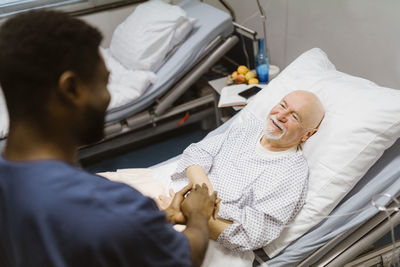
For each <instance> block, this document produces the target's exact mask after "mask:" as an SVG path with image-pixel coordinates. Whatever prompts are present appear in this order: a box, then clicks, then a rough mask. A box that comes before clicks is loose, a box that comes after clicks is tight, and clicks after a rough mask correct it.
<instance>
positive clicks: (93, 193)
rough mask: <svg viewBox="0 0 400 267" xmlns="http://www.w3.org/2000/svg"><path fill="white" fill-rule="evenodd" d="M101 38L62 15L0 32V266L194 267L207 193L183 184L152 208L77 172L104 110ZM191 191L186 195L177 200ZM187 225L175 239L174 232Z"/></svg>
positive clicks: (209, 204) (37, 15)
mask: <svg viewBox="0 0 400 267" xmlns="http://www.w3.org/2000/svg"><path fill="white" fill-rule="evenodd" d="M101 39H102V37H101V34H100V33H99V32H98V30H97V29H95V28H93V27H91V26H89V25H88V24H86V23H85V22H83V21H81V20H79V19H77V18H73V17H70V16H68V15H66V14H64V13H61V12H54V11H34V12H28V13H24V14H21V15H17V16H15V17H13V18H11V19H9V20H8V21H6V22H4V23H2V25H1V28H0V84H1V87H2V89H3V91H4V95H5V98H6V102H7V107H8V111H9V116H10V131H9V136H8V139H7V145H6V148H5V150H4V152H3V154H2V156H0V237H1V238H0V266H85V267H89V266H174V267H175V266H200V264H201V262H202V259H203V257H204V254H205V251H206V248H207V245H208V227H207V222H208V220H209V218H210V216H211V214H212V213H213V210H214V206H215V199H216V196H215V194H214V195H212V196H209V194H208V189H207V188H206V187H205V186H203V187H200V186H199V185H196V186H195V188H193V189H191V185H189V186H188V187H186V188H185V189H184V190H183V191H181V192H179V193H178V194H177V195H176V197H175V198H174V200H173V201H172V204H171V205H170V206H169V207H168V208H167V209H166V210H165V211H164V212H162V211H160V210H159V209H158V208H157V206H156V204H155V203H154V201H153V200H151V199H150V198H147V197H144V196H143V195H142V194H141V193H139V192H138V191H137V190H135V189H133V188H130V187H128V186H126V185H124V184H121V183H115V182H110V181H108V180H106V179H104V178H102V177H100V176H97V175H92V174H89V173H87V172H85V171H83V170H81V169H79V168H78V167H76V166H74V165H75V164H76V155H77V150H78V147H79V146H81V145H84V144H88V143H91V142H96V141H98V140H100V139H101V138H102V137H103V127H104V115H105V112H106V108H107V105H108V103H109V101H110V94H109V93H108V91H107V80H108V76H109V72H108V70H107V69H106V67H105V65H104V62H103V59H102V57H101V55H100V54H99V45H100V42H101ZM189 190H191V191H190V192H191V193H190V195H188V196H187V197H186V198H184V194H186V193H187V192H188V191H189ZM178 222H186V223H187V228H186V230H185V231H184V232H183V233H179V232H176V231H175V230H174V229H173V228H172V224H173V223H178Z"/></svg>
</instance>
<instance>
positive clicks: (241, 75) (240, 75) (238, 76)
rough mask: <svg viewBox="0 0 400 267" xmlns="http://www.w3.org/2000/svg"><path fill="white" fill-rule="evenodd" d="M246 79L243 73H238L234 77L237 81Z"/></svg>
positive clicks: (240, 81)
mask: <svg viewBox="0 0 400 267" xmlns="http://www.w3.org/2000/svg"><path fill="white" fill-rule="evenodd" d="M245 81H246V78H245V77H244V75H243V74H238V75H237V77H236V82H238V83H244V82H245Z"/></svg>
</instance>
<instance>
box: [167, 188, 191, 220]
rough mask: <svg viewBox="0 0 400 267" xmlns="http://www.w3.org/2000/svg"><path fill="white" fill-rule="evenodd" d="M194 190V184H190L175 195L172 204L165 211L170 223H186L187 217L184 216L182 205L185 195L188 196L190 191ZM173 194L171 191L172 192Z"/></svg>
mask: <svg viewBox="0 0 400 267" xmlns="http://www.w3.org/2000/svg"><path fill="white" fill-rule="evenodd" d="M191 189H192V184H191V183H189V184H188V185H187V186H185V187H184V188H183V189H182V190H180V191H179V192H177V193H176V194H175V193H173V191H172V193H173V194H174V197H173V199H172V201H171V204H170V205H169V206H168V207H167V208H166V209H165V210H164V211H165V213H166V215H167V220H168V221H169V222H170V223H174V224H176V223H179V224H185V223H186V217H185V216H184V215H183V213H182V210H181V205H182V202H183V201H184V200H185V197H184V196H185V194H187V193H188V192H189V191H190V190H191ZM170 193H171V191H170Z"/></svg>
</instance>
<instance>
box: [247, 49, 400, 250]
mask: <svg viewBox="0 0 400 267" xmlns="http://www.w3.org/2000/svg"><path fill="white" fill-rule="evenodd" d="M293 90H308V91H311V92H314V93H315V94H316V95H318V97H319V98H320V100H321V101H322V103H323V105H324V107H325V110H326V114H325V118H324V120H323V122H322V123H321V125H320V128H319V130H318V132H317V133H316V134H315V135H313V136H312V137H311V138H310V139H309V140H308V141H307V142H306V143H305V144H304V147H303V148H304V149H303V151H304V155H305V157H306V159H307V161H308V164H309V168H310V177H309V191H308V194H307V199H306V203H305V205H304V207H303V209H302V210H301V211H300V213H299V214H298V215H297V216H296V218H295V220H294V222H293V223H292V224H291V225H290V226H289V227H288V228H285V230H284V231H283V232H282V234H281V235H280V237H279V238H278V239H276V240H274V241H272V242H271V243H270V244H269V245H268V246H266V247H265V248H264V250H265V252H266V253H267V254H268V256H270V257H273V256H275V255H277V254H278V253H279V252H280V251H281V250H282V249H284V248H285V247H286V246H287V245H288V244H290V243H291V242H292V241H294V240H295V239H297V238H298V237H300V236H301V235H303V234H304V233H305V232H307V231H308V230H309V229H310V228H311V227H313V226H314V225H316V224H317V223H319V222H320V221H321V220H322V217H323V216H326V215H328V214H329V213H330V212H331V211H332V210H333V208H334V207H335V206H336V205H337V204H338V203H339V202H340V200H341V199H342V198H343V197H344V196H345V195H346V194H347V193H348V192H349V191H350V190H351V189H352V187H353V186H354V185H355V184H356V183H357V182H358V181H359V179H360V178H361V177H362V176H363V175H364V174H365V173H366V172H367V170H368V169H369V168H370V167H371V166H372V165H373V164H374V163H375V162H376V161H377V160H378V159H379V157H380V156H381V155H382V153H383V152H384V150H385V149H387V148H388V147H390V146H391V145H392V144H393V143H394V141H395V140H396V139H397V138H398V137H399V136H400V90H394V89H389V88H385V87H380V86H378V85H376V84H374V83H373V82H370V81H368V80H365V79H361V78H357V77H354V76H350V75H348V74H345V73H342V72H339V71H337V70H336V69H335V66H334V65H333V64H332V63H331V62H330V61H329V59H328V58H327V56H326V54H325V53H324V52H323V51H322V50H320V49H317V48H314V49H311V50H310V51H308V52H305V53H304V54H302V55H301V56H300V57H299V58H297V59H296V60H295V61H294V62H293V63H291V64H290V65H289V66H288V67H287V68H286V69H285V70H284V71H283V72H282V73H281V74H280V75H278V77H277V78H275V79H273V80H272V81H271V82H270V83H269V85H268V86H267V87H266V88H265V89H263V90H262V91H261V92H260V93H259V94H258V95H257V97H255V98H254V100H253V101H252V102H251V103H250V104H249V105H248V106H247V107H246V110H247V111H249V112H251V113H253V114H254V115H256V116H258V117H259V118H265V117H266V116H267V114H268V113H269V111H270V110H271V108H272V107H273V106H274V105H275V104H276V103H278V102H279V101H280V99H282V98H283V97H284V96H285V95H286V94H287V93H289V92H291V91H293ZM242 113H243V114H245V112H242ZM242 119H243V118H242Z"/></svg>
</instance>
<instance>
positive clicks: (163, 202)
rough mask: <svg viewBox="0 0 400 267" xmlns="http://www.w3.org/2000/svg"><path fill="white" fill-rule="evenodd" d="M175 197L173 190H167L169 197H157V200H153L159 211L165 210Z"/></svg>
mask: <svg viewBox="0 0 400 267" xmlns="http://www.w3.org/2000/svg"><path fill="white" fill-rule="evenodd" d="M174 196H175V192H174V190H172V189H170V190H169V196H167V195H159V196H158V198H157V199H155V201H156V203H157V205H158V207H159V209H160V210H165V209H166V208H168V206H169V205H170V204H171V201H172V199H173V198H174Z"/></svg>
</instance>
